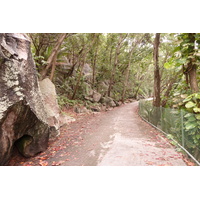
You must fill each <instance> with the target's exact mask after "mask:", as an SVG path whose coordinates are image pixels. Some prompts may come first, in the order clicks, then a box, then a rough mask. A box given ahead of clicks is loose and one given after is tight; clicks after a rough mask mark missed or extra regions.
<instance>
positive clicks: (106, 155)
mask: <svg viewBox="0 0 200 200" xmlns="http://www.w3.org/2000/svg"><path fill="white" fill-rule="evenodd" d="M76 118H77V119H76V121H75V122H71V123H70V124H68V125H66V126H64V127H62V128H61V130H60V132H61V134H60V136H58V137H57V138H55V139H51V140H50V141H49V147H48V149H47V150H46V151H45V152H42V153H39V154H38V155H36V156H35V157H32V158H24V157H22V156H21V155H20V154H19V153H18V152H17V151H14V152H15V153H14V154H13V156H12V158H11V160H10V162H9V163H8V166H186V165H187V164H186V162H184V160H185V158H184V156H183V154H182V153H180V152H177V151H176V148H175V147H174V146H172V145H171V144H170V142H169V141H168V140H167V139H166V138H165V137H164V135H163V134H162V133H160V132H159V131H158V130H156V129H155V128H153V127H152V126H150V125H149V124H147V123H146V122H144V121H143V120H142V119H141V118H140V117H139V115H138V102H132V103H128V104H123V105H121V106H119V107H116V108H114V109H112V110H110V111H107V112H96V113H92V114H91V113H90V114H78V115H77V116H76Z"/></svg>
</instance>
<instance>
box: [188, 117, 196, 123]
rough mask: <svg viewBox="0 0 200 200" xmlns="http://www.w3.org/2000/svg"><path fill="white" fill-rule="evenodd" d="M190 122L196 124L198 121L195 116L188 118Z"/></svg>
mask: <svg viewBox="0 0 200 200" xmlns="http://www.w3.org/2000/svg"><path fill="white" fill-rule="evenodd" d="M188 121H189V122H194V121H196V118H195V117H194V116H191V117H189V118H188Z"/></svg>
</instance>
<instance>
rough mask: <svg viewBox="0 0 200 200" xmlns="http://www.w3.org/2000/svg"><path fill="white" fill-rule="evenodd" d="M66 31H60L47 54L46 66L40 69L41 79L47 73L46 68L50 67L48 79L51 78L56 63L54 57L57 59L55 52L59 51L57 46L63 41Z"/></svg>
mask: <svg viewBox="0 0 200 200" xmlns="http://www.w3.org/2000/svg"><path fill="white" fill-rule="evenodd" d="M67 35H68V34H67V33H62V34H60V37H59V38H58V41H57V42H56V44H55V46H54V48H53V50H52V53H51V55H50V56H49V58H48V60H47V66H46V67H45V69H43V70H42V72H41V80H42V79H44V78H45V77H46V75H47V73H48V70H49V69H50V68H51V69H52V70H51V75H50V80H52V79H53V75H54V71H55V64H56V59H57V54H58V52H59V48H60V46H61V44H62V43H63V41H64V39H65V37H66V36H67Z"/></svg>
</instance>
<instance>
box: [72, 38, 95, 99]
mask: <svg viewBox="0 0 200 200" xmlns="http://www.w3.org/2000/svg"><path fill="white" fill-rule="evenodd" d="M95 39H96V34H95V35H94V38H93V40H92V42H91V45H90V47H89V48H88V49H87V50H86V51H85V53H84V55H83V63H82V65H81V70H80V74H79V77H78V80H77V82H76V86H75V88H74V93H73V95H72V97H71V99H74V98H75V95H76V92H77V89H78V87H79V83H80V80H81V76H82V73H83V68H84V65H85V62H86V56H87V53H88V52H89V51H90V49H91V48H92V45H93V44H94V41H95Z"/></svg>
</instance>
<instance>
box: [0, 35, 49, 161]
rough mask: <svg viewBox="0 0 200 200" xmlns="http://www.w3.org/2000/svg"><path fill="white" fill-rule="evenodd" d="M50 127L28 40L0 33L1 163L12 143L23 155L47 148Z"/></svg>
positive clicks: (9, 152)
mask: <svg viewBox="0 0 200 200" xmlns="http://www.w3.org/2000/svg"><path fill="white" fill-rule="evenodd" d="M48 139H49V126H48V124H47V115H46V112H45V109H44V105H43V102H42V98H41V92H40V89H39V84H38V79H37V75H36V68H35V64H34V62H33V59H32V55H31V50H30V40H29V38H28V37H27V36H26V35H25V34H0V165H4V164H6V162H7V161H8V159H9V157H10V155H11V153H12V149H13V146H14V143H15V144H16V146H17V147H18V149H19V151H20V152H21V153H22V154H23V155H24V156H26V157H29V156H33V155H35V154H37V153H39V152H41V151H44V150H45V149H46V148H47V145H48Z"/></svg>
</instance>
